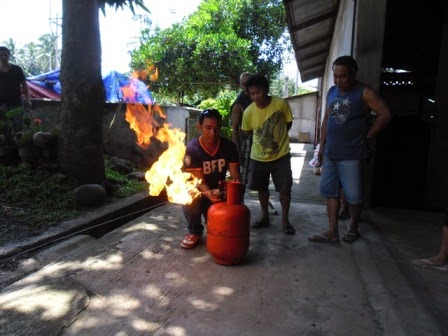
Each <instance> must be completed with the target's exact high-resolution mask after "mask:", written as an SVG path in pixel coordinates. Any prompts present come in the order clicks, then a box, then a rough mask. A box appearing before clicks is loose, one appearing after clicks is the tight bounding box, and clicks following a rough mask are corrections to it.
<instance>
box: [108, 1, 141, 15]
mask: <svg viewBox="0 0 448 336" xmlns="http://www.w3.org/2000/svg"><path fill="white" fill-rule="evenodd" d="M106 4H107V5H109V6H110V7H115V9H116V10H118V9H123V8H124V7H126V6H129V8H130V9H131V11H132V13H134V12H135V9H134V4H135V5H136V6H137V7H140V8H142V9H144V10H145V11H147V12H149V10H148V8H146V7H145V4H144V0H99V6H100V9H101V11H102V12H103V14H106V11H105V6H106Z"/></svg>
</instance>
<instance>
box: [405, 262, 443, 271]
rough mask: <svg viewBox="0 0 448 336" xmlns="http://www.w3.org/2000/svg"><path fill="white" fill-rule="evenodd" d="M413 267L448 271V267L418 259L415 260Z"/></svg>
mask: <svg viewBox="0 0 448 336" xmlns="http://www.w3.org/2000/svg"><path fill="white" fill-rule="evenodd" d="M411 263H412V265H414V266H418V267H423V268H433V269H438V270H440V271H448V265H447V264H445V265H442V266H441V265H437V264H434V263H433V262H432V261H431V260H429V259H416V260H413V261H412V262H411Z"/></svg>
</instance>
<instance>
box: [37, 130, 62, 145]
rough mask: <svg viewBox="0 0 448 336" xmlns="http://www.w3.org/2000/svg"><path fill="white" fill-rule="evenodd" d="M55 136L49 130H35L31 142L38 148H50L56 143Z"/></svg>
mask: <svg viewBox="0 0 448 336" xmlns="http://www.w3.org/2000/svg"><path fill="white" fill-rule="evenodd" d="M56 140H57V137H56V135H55V134H53V133H50V132H36V133H34V135H33V142H34V144H35V145H36V146H37V147H40V148H51V147H53V146H54V145H55V144H56Z"/></svg>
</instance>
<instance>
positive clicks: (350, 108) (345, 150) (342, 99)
mask: <svg viewBox="0 0 448 336" xmlns="http://www.w3.org/2000/svg"><path fill="white" fill-rule="evenodd" d="M364 88H365V85H364V84H362V83H360V82H356V83H355V85H354V87H353V88H352V89H351V90H350V91H348V92H346V93H345V94H344V95H342V94H341V92H340V91H339V89H338V88H337V87H336V86H332V87H331V88H330V90H328V95H327V107H328V109H329V115H328V124H327V138H326V140H327V142H326V145H325V155H326V156H327V157H328V158H329V159H331V160H362V159H365V158H366V157H367V141H366V140H367V131H368V121H369V120H368V118H369V111H368V109H367V106H366V105H365V103H364V102H363V100H362V94H363V91H364Z"/></svg>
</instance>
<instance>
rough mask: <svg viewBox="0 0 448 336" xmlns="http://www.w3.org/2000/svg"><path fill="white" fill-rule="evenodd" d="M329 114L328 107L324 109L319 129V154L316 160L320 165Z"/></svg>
mask: <svg viewBox="0 0 448 336" xmlns="http://www.w3.org/2000/svg"><path fill="white" fill-rule="evenodd" d="M329 113H330V111H329V109H328V107H327V108H326V109H325V115H324V119H323V120H322V125H321V127H320V142H319V152H318V153H317V160H318V161H319V162H320V163H322V162H324V161H323V154H324V149H325V144H326V143H327V123H328V114H329Z"/></svg>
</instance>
